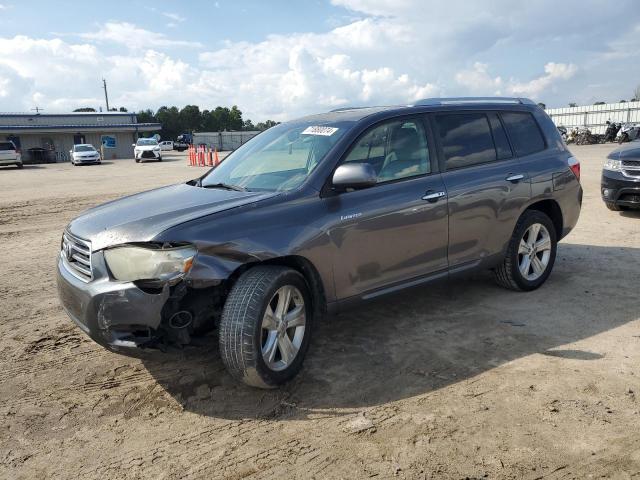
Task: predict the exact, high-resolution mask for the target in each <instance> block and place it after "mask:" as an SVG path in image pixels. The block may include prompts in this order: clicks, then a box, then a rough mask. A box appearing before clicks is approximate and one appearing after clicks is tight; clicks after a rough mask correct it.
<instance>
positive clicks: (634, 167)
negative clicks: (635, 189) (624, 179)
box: [622, 160, 640, 177]
mask: <svg viewBox="0 0 640 480" xmlns="http://www.w3.org/2000/svg"><path fill="white" fill-rule="evenodd" d="M622 173H624V174H625V175H627V176H628V177H640V160H623V161H622Z"/></svg>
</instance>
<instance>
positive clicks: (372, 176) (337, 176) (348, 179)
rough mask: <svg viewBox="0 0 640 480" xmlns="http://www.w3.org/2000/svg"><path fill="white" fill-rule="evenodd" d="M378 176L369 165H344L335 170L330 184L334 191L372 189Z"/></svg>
mask: <svg viewBox="0 0 640 480" xmlns="http://www.w3.org/2000/svg"><path fill="white" fill-rule="evenodd" d="M377 182H378V175H376V171H375V169H374V168H373V166H372V165H371V164H370V163H346V164H344V165H340V166H339V167H338V168H336V171H335V172H334V174H333V179H332V180H331V183H332V184H333V187H334V188H335V189H336V190H346V189H348V188H353V189H359V188H367V187H372V186H374V185H375V184H376V183H377Z"/></svg>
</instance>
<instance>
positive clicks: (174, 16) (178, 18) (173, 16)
mask: <svg viewBox="0 0 640 480" xmlns="http://www.w3.org/2000/svg"><path fill="white" fill-rule="evenodd" d="M162 15H164V16H165V17H167V18H169V19H171V20H173V21H174V22H184V21H185V20H186V18H185V17H183V16H182V15H179V14H177V13H172V12H162Z"/></svg>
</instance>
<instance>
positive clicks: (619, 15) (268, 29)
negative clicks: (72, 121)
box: [0, 0, 640, 122]
mask: <svg viewBox="0 0 640 480" xmlns="http://www.w3.org/2000/svg"><path fill="white" fill-rule="evenodd" d="M607 5H608V4H607V3H606V2H604V3H603V2H602V1H592V0H580V1H574V0H564V1H562V2H558V1H551V0H529V1H527V2H514V1H513V0H494V1H473V2H472V1H469V0H447V1H431V0H296V1H294V0H269V1H264V0H263V1H259V0H233V1H231V0H218V1H204V0H197V1H195V0H194V1H182V2H176V1H172V2H171V1H164V0H156V1H144V0H127V1H120V0H110V1H109V2H97V1H92V0H85V1H76V2H73V1H67V0H57V1H50V0H47V1H45V0H0V111H2V112H15V111H30V110H31V109H33V108H35V107H36V106H37V107H39V108H41V109H44V112H45V113H62V112H68V111H71V110H73V109H74V108H78V107H94V108H96V109H97V108H99V107H102V108H104V104H105V101H104V93H103V90H102V78H105V79H106V80H107V84H108V91H109V103H110V106H111V107H114V106H115V107H125V108H127V109H128V110H129V111H137V110H140V109H146V108H151V109H153V110H155V109H157V108H159V107H160V106H163V105H166V106H171V105H176V106H178V107H182V106H184V105H187V104H195V105H199V106H200V108H201V109H212V108H214V107H216V106H218V105H222V106H232V105H237V106H238V107H239V108H240V110H242V112H243V114H244V118H245V119H246V118H250V119H252V120H253V121H254V122H258V121H263V120H266V119H273V120H278V121H284V120H287V119H291V118H295V117H299V116H302V115H306V114H310V113H317V112H323V111H327V110H330V109H333V108H339V107H346V106H362V105H386V104H410V103H412V102H414V101H416V100H418V99H421V98H428V97H436V96H468V95H471V96H493V95H503V96H524V97H530V98H532V99H534V100H536V101H538V102H543V103H545V104H546V105H547V107H560V106H567V105H568V103H569V102H575V103H578V104H591V103H594V102H595V101H605V102H610V101H611V102H613V101H618V100H621V99H626V100H629V99H631V98H632V97H633V92H634V89H635V87H636V86H638V85H640V61H638V60H639V59H640V5H639V4H638V2H637V1H635V0H618V1H617V2H615V3H612V4H611V5H610V6H609V7H608V6H607Z"/></svg>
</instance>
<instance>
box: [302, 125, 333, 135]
mask: <svg viewBox="0 0 640 480" xmlns="http://www.w3.org/2000/svg"><path fill="white" fill-rule="evenodd" d="M337 131H338V129H337V128H335V127H319V126H317V127H307V128H305V129H304V131H303V132H302V133H301V135H323V136H325V137H328V136H330V135H333V134H334V133H336V132H337Z"/></svg>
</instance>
